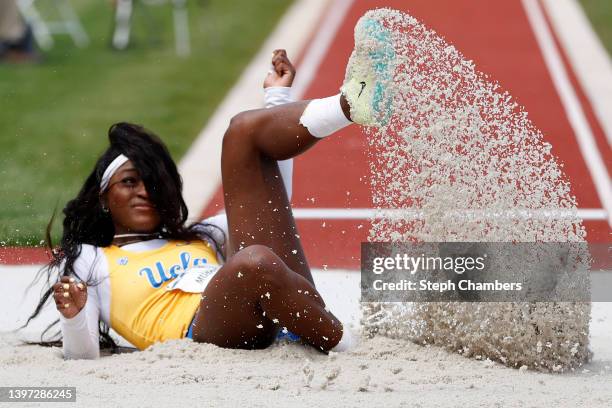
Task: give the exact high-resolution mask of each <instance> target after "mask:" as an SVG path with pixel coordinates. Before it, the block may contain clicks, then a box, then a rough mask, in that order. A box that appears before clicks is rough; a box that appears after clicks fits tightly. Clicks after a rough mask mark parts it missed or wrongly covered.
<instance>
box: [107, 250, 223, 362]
mask: <svg viewBox="0 0 612 408" xmlns="http://www.w3.org/2000/svg"><path fill="white" fill-rule="evenodd" d="M103 251H104V254H105V256H106V258H107V261H108V269H109V271H108V272H109V279H110V321H111V327H112V328H113V329H114V330H115V331H116V332H117V333H119V334H120V335H121V336H123V337H124V338H125V339H126V340H128V341H129V342H130V343H132V344H133V345H134V346H136V347H138V348H139V349H141V350H143V349H145V348H147V347H148V346H150V345H151V344H153V343H156V342H160V341H164V340H169V339H180V338H183V337H185V334H186V333H187V330H188V329H189V324H190V323H191V321H192V319H193V317H194V315H195V313H196V311H197V309H198V307H199V305H200V299H201V294H200V293H188V292H183V291H181V290H166V286H167V285H168V284H169V283H171V282H172V281H173V280H175V279H176V278H177V277H178V276H179V275H180V274H182V273H183V272H184V271H187V270H189V269H190V268H197V267H201V266H204V265H218V261H217V257H216V254H215V250H214V249H213V248H212V247H211V245H210V244H209V243H208V242H205V241H197V242H184V241H168V242H167V243H166V244H165V245H163V246H162V247H160V248H157V249H153V250H148V251H143V252H131V251H127V250H124V249H121V248H120V247H117V246H114V245H113V246H110V247H107V248H104V249H103Z"/></svg>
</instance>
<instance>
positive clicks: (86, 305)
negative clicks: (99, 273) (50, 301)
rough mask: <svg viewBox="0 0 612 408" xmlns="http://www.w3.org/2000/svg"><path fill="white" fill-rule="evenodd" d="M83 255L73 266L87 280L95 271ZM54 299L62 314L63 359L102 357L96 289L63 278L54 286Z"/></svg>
mask: <svg viewBox="0 0 612 408" xmlns="http://www.w3.org/2000/svg"><path fill="white" fill-rule="evenodd" d="M83 252H85V251H83ZM83 252H82V253H81V256H79V258H77V260H76V261H75V263H74V271H75V273H76V275H78V276H81V277H86V276H88V275H89V274H90V271H92V270H95V268H92V267H91V266H92V261H91V260H90V259H87V258H89V257H88V256H87V255H88V254H85V253H83ZM66 293H67V294H68V295H65V294H66ZM53 296H54V299H55V304H56V306H57V309H58V310H59V312H60V325H61V330H62V337H63V340H62V341H63V351H64V358H65V359H95V358H99V357H100V344H99V338H100V331H99V321H100V299H99V294H98V290H97V286H87V285H86V284H85V283H84V282H80V281H79V280H78V279H77V278H71V277H68V276H63V277H62V278H61V280H60V282H58V283H56V284H55V285H54V294H53ZM66 305H68V306H66Z"/></svg>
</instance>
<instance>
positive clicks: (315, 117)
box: [300, 94, 353, 138]
mask: <svg viewBox="0 0 612 408" xmlns="http://www.w3.org/2000/svg"><path fill="white" fill-rule="evenodd" d="M351 123H353V122H351V121H350V120H348V119H347V118H346V116H345V115H344V112H342V107H341V106H340V94H338V95H334V96H330V97H328V98H323V99H313V100H312V101H310V103H309V104H308V106H306V109H304V113H302V117H301V118H300V124H301V125H303V126H304V127H305V128H306V129H308V131H309V132H310V134H311V135H313V136H315V137H318V138H321V137H325V136H329V135H331V134H332V133H335V132H337V131H338V130H340V129H342V128H345V127H346V126H348V125H350V124H351Z"/></svg>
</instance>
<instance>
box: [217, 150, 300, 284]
mask: <svg viewBox="0 0 612 408" xmlns="http://www.w3.org/2000/svg"><path fill="white" fill-rule="evenodd" d="M222 170H223V172H222V173H223V192H224V199H225V210H226V213H227V218H228V226H229V235H230V237H229V238H230V244H231V247H232V251H233V252H234V253H235V252H236V251H239V250H240V249H241V248H243V247H246V246H249V245H253V244H261V245H265V246H267V247H269V248H271V249H272V251H273V252H274V253H275V254H277V255H278V256H279V257H280V258H281V259H282V260H283V261H284V262H285V263H286V264H287V266H288V267H289V268H290V269H291V270H293V271H295V272H296V273H299V274H300V275H302V276H304V277H305V278H306V279H307V280H309V281H310V282H312V276H311V274H310V269H309V267H308V263H307V262H306V256H305V254H304V251H303V248H302V244H301V242H300V238H299V233H298V230H297V227H296V225H295V220H294V218H293V213H292V211H291V206H290V204H289V200H288V197H287V192H286V190H285V186H284V184H283V181H282V178H281V174H280V171H279V169H278V164H277V161H276V160H273V159H270V158H268V157H266V156H264V155H262V154H260V153H256V152H254V151H252V150H249V149H248V148H245V147H244V146H225V145H224V150H223V160H222ZM230 256H231V253H230Z"/></svg>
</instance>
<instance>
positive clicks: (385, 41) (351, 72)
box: [340, 12, 395, 127]
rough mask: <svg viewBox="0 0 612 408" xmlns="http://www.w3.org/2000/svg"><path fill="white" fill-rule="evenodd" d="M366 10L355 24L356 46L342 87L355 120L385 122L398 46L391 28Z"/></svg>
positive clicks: (388, 108)
mask: <svg viewBox="0 0 612 408" xmlns="http://www.w3.org/2000/svg"><path fill="white" fill-rule="evenodd" d="M375 16H376V14H375V13H372V12H369V13H366V14H365V15H364V16H363V17H361V19H359V21H358V22H357V25H356V26H355V48H354V49H353V53H352V54H351V57H350V59H349V62H348V65H347V67H346V75H345V77H344V84H343V85H342V88H340V91H341V92H342V94H343V95H344V97H345V98H346V100H347V101H348V103H349V105H350V106H351V120H352V121H353V122H355V123H358V124H360V125H364V126H377V127H380V126H384V125H386V124H387V122H388V121H389V117H390V116H391V102H392V101H393V83H392V81H393V73H394V71H395V66H394V61H395V49H394V48H393V42H392V39H391V32H390V31H389V29H387V28H386V27H384V26H383V24H382V22H381V21H379V20H376V19H375V18H374V17H375Z"/></svg>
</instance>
